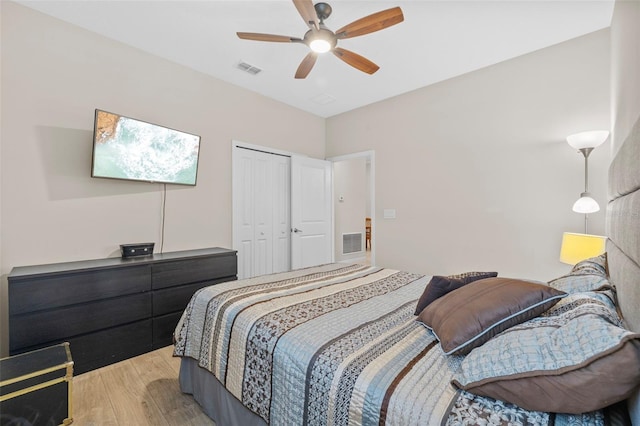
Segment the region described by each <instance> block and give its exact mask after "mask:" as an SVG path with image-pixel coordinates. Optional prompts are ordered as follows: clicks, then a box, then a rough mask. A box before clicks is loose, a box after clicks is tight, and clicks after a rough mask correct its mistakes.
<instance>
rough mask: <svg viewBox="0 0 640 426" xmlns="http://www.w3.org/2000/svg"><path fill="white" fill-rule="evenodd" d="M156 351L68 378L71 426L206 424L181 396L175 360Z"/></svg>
mask: <svg viewBox="0 0 640 426" xmlns="http://www.w3.org/2000/svg"><path fill="white" fill-rule="evenodd" d="M172 351H173V347H172V346H168V347H166V348H162V349H158V350H156V351H153V352H149V353H147V354H144V355H140V356H138V357H135V358H131V359H128V360H125V361H122V362H119V363H116V364H112V365H109V366H106V367H103V368H100V369H98V370H93V371H90V372H88V373H84V374H80V375H78V376H75V377H74V378H73V425H74V426H76V425H77V426H98V425H99V426H120V425H135V426H146V425H149V426H173V425H193V426H210V425H214V426H215V423H214V422H213V421H212V420H211V419H210V418H209V417H207V415H206V414H204V413H203V412H202V409H201V408H200V406H199V405H198V403H197V402H196V401H195V400H194V399H193V397H192V396H191V395H185V394H183V393H182V392H180V385H179V384H178V372H179V369H180V359H179V358H174V357H172V356H171V354H172V353H173V352H172Z"/></svg>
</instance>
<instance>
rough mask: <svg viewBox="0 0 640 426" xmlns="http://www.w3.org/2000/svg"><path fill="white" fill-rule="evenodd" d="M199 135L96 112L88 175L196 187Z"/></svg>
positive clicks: (99, 111)
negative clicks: (89, 172)
mask: <svg viewBox="0 0 640 426" xmlns="http://www.w3.org/2000/svg"><path fill="white" fill-rule="evenodd" d="M199 148H200V136H196V135H192V134H190V133H185V132H180V131H178V130H173V129H169V128H167V127H163V126H158V125H156V124H151V123H147V122H145V121H141V120H136V119H133V118H130V117H125V116H122V115H118V114H113V113H110V112H106V111H102V110H99V109H96V114H95V124H94V128H93V159H92V165H91V176H92V177H98V178H110V179H126V180H136V181H144V182H157V183H174V184H179V185H195V184H196V178H197V175H198V157H199V155H198V154H199Z"/></svg>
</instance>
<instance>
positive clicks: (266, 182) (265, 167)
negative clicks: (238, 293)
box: [252, 151, 274, 276]
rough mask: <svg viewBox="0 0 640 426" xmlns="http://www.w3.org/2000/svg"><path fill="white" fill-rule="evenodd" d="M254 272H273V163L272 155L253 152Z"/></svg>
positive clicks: (257, 273)
mask: <svg viewBox="0 0 640 426" xmlns="http://www.w3.org/2000/svg"><path fill="white" fill-rule="evenodd" d="M253 156H254V159H253V201H254V204H253V208H254V212H253V220H254V228H253V229H254V232H253V241H254V250H253V256H254V257H253V274H252V276H256V275H264V274H270V273H272V272H273V195H274V194H273V192H274V191H273V186H274V184H273V183H274V179H273V169H274V167H273V164H272V161H273V160H272V159H271V157H272V155H269V154H265V153H263V152H257V151H254V152H253Z"/></svg>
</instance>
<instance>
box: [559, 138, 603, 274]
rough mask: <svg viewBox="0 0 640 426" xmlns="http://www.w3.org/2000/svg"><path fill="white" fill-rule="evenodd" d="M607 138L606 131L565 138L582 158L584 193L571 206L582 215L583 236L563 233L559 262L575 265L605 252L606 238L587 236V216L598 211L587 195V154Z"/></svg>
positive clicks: (594, 201)
mask: <svg viewBox="0 0 640 426" xmlns="http://www.w3.org/2000/svg"><path fill="white" fill-rule="evenodd" d="M608 137H609V132H608V131H606V130H595V131H589V132H581V133H576V134H573V135H570V136H568V137H567V143H569V145H571V147H572V148H575V149H577V150H578V152H580V153H582V155H583V156H584V192H583V193H581V194H580V198H578V200H577V201H576V202H575V203H574V204H573V211H574V212H576V213H583V214H584V234H576V233H571V232H565V233H564V234H563V235H562V246H561V248H560V261H561V262H563V263H568V264H570V265H575V264H576V263H578V262H579V261H581V260H584V259H588V258H590V257H595V256H599V255H601V254H602V253H604V251H605V243H606V239H607V238H606V237H601V236H599V235H589V234H588V215H589V213H595V212H597V211H599V210H600V206H599V205H598V202H597V201H596V200H594V199H593V197H591V193H589V154H591V151H593V150H594V149H595V148H597V147H598V146H600V145H602V144H603V143H604V142H605V141H606V140H607V138H608Z"/></svg>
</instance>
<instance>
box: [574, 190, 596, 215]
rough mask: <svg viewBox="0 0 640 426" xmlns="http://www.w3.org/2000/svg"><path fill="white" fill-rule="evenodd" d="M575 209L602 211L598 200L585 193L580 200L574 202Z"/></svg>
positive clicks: (580, 210) (591, 211)
mask: <svg viewBox="0 0 640 426" xmlns="http://www.w3.org/2000/svg"><path fill="white" fill-rule="evenodd" d="M573 211H574V212H576V213H585V214H586V213H595V212H597V211H600V206H599V205H598V202H597V201H596V200H594V199H593V198H591V197H590V196H589V195H588V194H586V193H583V194H582V196H581V197H580V198H578V201H576V202H575V203H573Z"/></svg>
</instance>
